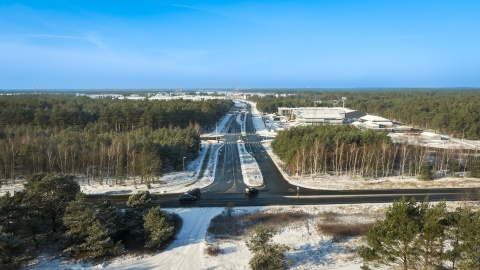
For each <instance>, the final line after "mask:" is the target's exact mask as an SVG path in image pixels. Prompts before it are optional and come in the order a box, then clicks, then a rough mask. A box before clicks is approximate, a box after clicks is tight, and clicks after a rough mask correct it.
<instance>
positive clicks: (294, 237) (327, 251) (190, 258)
mask: <svg viewBox="0 0 480 270" xmlns="http://www.w3.org/2000/svg"><path fill="white" fill-rule="evenodd" d="M237 105H238V106H241V104H240V103H237ZM251 105H252V109H253V111H252V112H253V121H254V126H255V129H256V130H257V134H259V135H261V136H265V138H266V140H265V141H264V146H265V148H266V149H267V151H268V152H269V154H270V156H271V157H272V159H273V160H274V161H275V162H276V163H277V166H279V168H281V161H280V160H279V159H278V158H277V157H276V156H275V155H274V154H273V153H272V151H271V148H270V142H271V140H268V138H273V137H274V136H275V134H276V133H275V131H274V129H275V125H273V124H271V125H270V126H269V128H270V131H268V130H267V128H266V126H265V124H264V122H263V121H262V119H261V116H260V114H259V112H258V111H257V110H256V108H255V104H251ZM227 120H228V119H227V117H226V118H224V119H223V120H222V121H221V122H220V123H219V125H218V127H217V130H216V131H214V132H217V131H218V132H219V133H220V132H221V131H222V130H223V129H224V128H225V125H226V123H227ZM214 132H212V134H213V133H214ZM220 147H222V144H221V143H217V142H216V141H206V142H203V144H202V151H201V153H200V155H199V157H198V158H197V159H196V160H195V161H193V162H191V163H189V164H188V165H187V166H186V172H185V173H184V172H176V173H169V174H166V175H164V176H162V177H161V178H160V179H158V181H156V183H154V184H152V186H151V188H150V189H149V190H150V192H153V193H165V192H168V193H170V192H183V191H186V190H188V189H190V188H192V187H200V188H202V187H205V186H208V185H210V184H211V183H212V182H213V176H214V173H215V167H216V162H215V161H216V157H217V154H218V150H219V149H220ZM239 147H241V146H239ZM208 149H211V150H210V155H209V156H208V157H207V156H206V153H207V152H208ZM245 153H246V152H245ZM204 158H208V166H207V168H206V170H205V172H204V173H203V175H202V176H200V173H199V171H200V168H201V164H202V161H203V160H204ZM242 163H243V165H242V171H243V169H244V166H245V169H246V170H252V171H253V172H254V171H255V170H258V166H257V164H256V163H255V162H252V161H251V160H250V159H249V157H248V156H244V157H243V158H242ZM281 171H282V170H281ZM283 174H284V177H285V178H286V179H287V180H288V181H291V182H292V183H293V184H295V185H298V186H302V187H309V188H319V189H374V188H380V189H383V188H411V187H427V188H428V187H432V188H433V187H464V186H468V187H479V186H480V181H479V180H478V179H465V178H452V179H442V180H435V181H431V182H425V181H418V180H415V179H399V178H398V177H397V178H381V179H376V180H362V179H349V178H347V177H343V178H342V177H331V176H323V175H313V176H307V177H300V178H298V177H295V176H290V175H288V174H287V173H286V172H283ZM252 175H253V174H252ZM244 178H245V179H251V178H249V177H244ZM247 181H250V180H247ZM111 182H112V181H111V180H110V181H106V180H104V182H103V183H102V184H100V183H99V182H98V181H97V182H91V183H90V185H88V184H87V183H86V181H84V180H82V179H81V178H80V182H79V183H80V186H81V189H82V191H83V192H85V193H87V194H115V193H125V194H131V193H132V194H133V193H135V192H136V191H139V190H146V189H147V186H146V185H144V184H140V183H139V181H138V179H136V182H134V181H133V179H130V180H128V181H126V182H125V184H124V185H113V184H112V183H111ZM249 184H250V185H251V184H252V183H250V182H247V185H249ZM22 188H23V185H22V183H21V182H17V183H15V184H9V185H4V186H3V187H1V188H0V196H1V195H2V194H4V193H5V192H6V191H15V190H21V189H22ZM448 204H449V205H450V206H451V207H453V206H455V205H456V204H455V203H448ZM387 206H388V204H362V205H316V206H282V207H274V206H269V207H243V208H235V212H234V213H248V212H255V211H265V212H280V211H304V212H305V213H308V214H309V216H310V218H308V219H307V220H304V221H299V222H297V223H293V224H291V225H289V226H286V227H285V228H282V229H281V230H280V231H279V232H278V234H276V235H275V237H274V239H273V240H274V241H275V242H277V243H283V244H286V245H288V246H289V247H290V248H291V250H290V251H289V252H288V253H287V257H288V258H289V259H291V261H292V264H291V265H290V267H291V269H339V270H340V269H341V270H347V269H360V266H361V260H360V258H359V257H358V255H356V252H355V248H356V247H358V246H359V245H361V244H363V243H364V241H365V240H364V239H362V238H350V239H347V240H345V241H340V242H337V241H333V239H332V238H331V237H330V236H326V235H323V234H321V233H319V232H318V231H317V230H316V228H315V224H316V222H317V221H318V220H319V219H320V218H321V216H322V214H323V213H326V212H334V213H337V214H338V219H339V222H340V223H355V222H360V223H361V222H372V221H374V220H375V219H377V218H379V217H381V216H382V215H383V213H384V211H385V210H386V208H387ZM164 210H167V211H171V212H174V213H177V214H178V215H179V216H180V217H181V218H182V219H183V228H182V230H181V231H180V233H179V234H178V235H177V240H175V241H174V242H173V243H172V244H171V245H170V246H169V247H168V248H167V249H166V250H164V251H161V252H158V253H156V254H153V255H141V256H133V255H129V256H122V257H119V258H117V259H115V260H113V261H110V262H105V263H101V264H97V265H92V264H91V263H73V262H68V261H63V260H62V259H61V258H60V259H59V258H51V257H40V258H39V260H38V263H37V264H35V265H32V266H31V267H29V268H28V269H32V270H44V269H140V270H143V269H145V270H146V269H249V266H248V261H249V259H250V258H251V256H252V254H251V253H250V251H249V250H248V248H247V247H246V245H245V240H246V239H247V238H239V239H238V238H236V239H224V240H217V241H215V242H213V243H212V240H211V239H210V238H208V237H207V234H206V229H207V227H208V225H209V223H210V220H211V219H212V218H213V217H214V216H216V215H218V214H220V213H221V212H222V211H223V208H187V209H183V208H178V209H164ZM211 244H215V245H218V246H219V247H220V249H221V253H220V254H219V255H217V256H208V255H206V254H205V248H206V247H207V245H211Z"/></svg>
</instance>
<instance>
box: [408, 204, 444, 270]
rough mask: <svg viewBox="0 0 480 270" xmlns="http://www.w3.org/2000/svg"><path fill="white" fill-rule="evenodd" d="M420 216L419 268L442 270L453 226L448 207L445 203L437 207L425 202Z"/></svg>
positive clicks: (418, 240)
mask: <svg viewBox="0 0 480 270" xmlns="http://www.w3.org/2000/svg"><path fill="white" fill-rule="evenodd" d="M420 214H421V216H422V218H421V233H420V234H419V236H418V239H417V244H416V245H417V248H418V252H419V266H421V268H422V269H442V267H443V260H444V259H445V258H446V246H447V242H448V241H447V240H448V236H447V231H448V230H447V228H448V226H450V225H451V224H450V221H449V214H448V212H447V206H446V204H445V202H444V201H442V202H439V203H438V204H436V205H435V206H432V205H431V204H430V203H429V202H428V201H425V202H423V203H422V204H421V209H420ZM419 268H420V267H419Z"/></svg>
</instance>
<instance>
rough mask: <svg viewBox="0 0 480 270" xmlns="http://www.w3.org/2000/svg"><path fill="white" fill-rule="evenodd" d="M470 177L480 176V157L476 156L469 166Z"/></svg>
mask: <svg viewBox="0 0 480 270" xmlns="http://www.w3.org/2000/svg"><path fill="white" fill-rule="evenodd" d="M468 177H475V178H480V158H478V157H477V158H475V159H474V160H473V161H472V163H471V164H470V166H468Z"/></svg>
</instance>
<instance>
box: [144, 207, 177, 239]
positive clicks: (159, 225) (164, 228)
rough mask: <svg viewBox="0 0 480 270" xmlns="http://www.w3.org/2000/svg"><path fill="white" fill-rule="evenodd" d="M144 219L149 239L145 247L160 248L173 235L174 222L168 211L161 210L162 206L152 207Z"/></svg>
mask: <svg viewBox="0 0 480 270" xmlns="http://www.w3.org/2000/svg"><path fill="white" fill-rule="evenodd" d="M143 220H144V225H143V227H144V228H145V233H146V237H145V238H146V239H147V241H146V243H145V247H148V248H160V247H162V246H163V245H164V244H165V243H166V242H167V241H168V240H169V239H171V238H172V237H173V234H174V227H173V222H172V221H171V219H170V217H169V215H168V214H167V213H165V212H164V211H162V210H160V207H158V206H157V207H152V208H150V210H149V211H148V213H147V214H146V215H145V216H144V217H143Z"/></svg>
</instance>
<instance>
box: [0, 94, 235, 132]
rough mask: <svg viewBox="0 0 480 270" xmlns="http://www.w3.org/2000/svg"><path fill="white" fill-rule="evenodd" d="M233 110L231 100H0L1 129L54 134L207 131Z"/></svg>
mask: <svg viewBox="0 0 480 270" xmlns="http://www.w3.org/2000/svg"><path fill="white" fill-rule="evenodd" d="M232 106H233V102H232V101H231V100H224V99H208V100H202V101H192V100H183V99H174V100H143V101H139V100H121V99H112V98H103V99H91V98H88V97H84V96H80V97H77V96H74V95H72V94H56V95H50V94H42V95H12V96H6V95H1V96H0V125H1V126H17V125H27V126H38V127H42V128H46V127H50V128H54V129H56V130H61V129H65V128H68V127H75V128H79V129H82V128H85V127H87V125H89V124H97V125H98V127H99V129H100V130H101V131H102V132H109V131H114V132H123V131H132V130H135V129H138V128H143V127H150V128H152V129H157V128H187V127H189V126H192V125H198V126H199V127H200V128H202V129H211V128H212V127H214V126H215V123H216V121H217V120H218V119H220V118H221V117H223V116H224V115H225V113H226V112H227V111H228V110H229V109H230V108H231V107H232Z"/></svg>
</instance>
